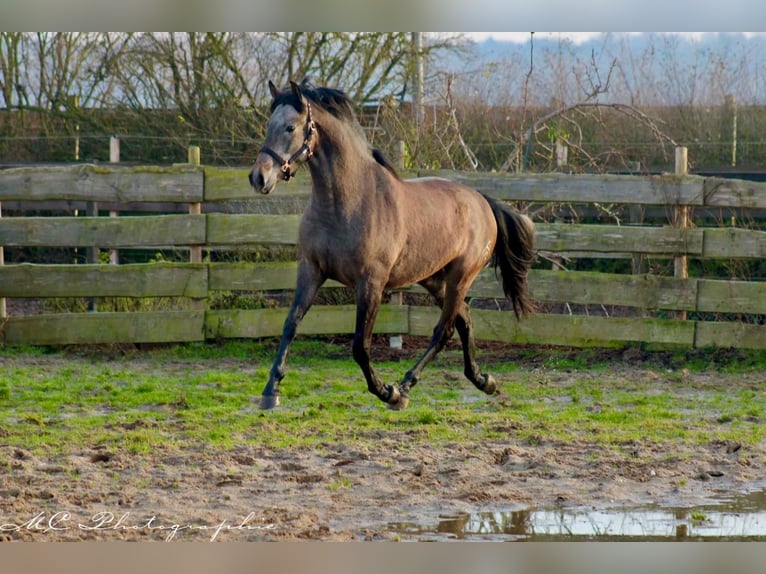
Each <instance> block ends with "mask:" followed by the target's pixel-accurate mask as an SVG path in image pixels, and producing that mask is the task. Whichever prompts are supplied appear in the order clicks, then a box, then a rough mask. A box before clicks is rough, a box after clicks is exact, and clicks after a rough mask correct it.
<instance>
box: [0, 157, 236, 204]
mask: <svg viewBox="0 0 766 574" xmlns="http://www.w3.org/2000/svg"><path fill="white" fill-rule="evenodd" d="M245 181H247V180H245ZM203 186H204V176H203V173H202V170H201V169H200V168H194V167H190V166H168V167H152V166H140V167H124V166H114V165H98V166H96V165H75V166H57V167H20V168H12V169H7V170H0V201H5V200H7V199H8V200H11V199H12V200H23V201H32V200H35V201H43V200H71V201H77V200H88V201H99V202H108V201H113V202H119V203H126V202H130V201H142V202H143V201H146V202H155V201H168V202H179V203H185V202H200V201H202V198H203Z"/></svg>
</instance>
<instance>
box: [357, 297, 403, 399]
mask: <svg viewBox="0 0 766 574" xmlns="http://www.w3.org/2000/svg"><path fill="white" fill-rule="evenodd" d="M382 296H383V289H382V288H381V289H377V288H376V287H373V286H371V285H368V284H366V285H363V286H360V287H358V288H357V298H356V331H355V333H354V343H353V354H354V360H355V361H356V362H357V364H358V365H359V367H360V368H361V369H362V373H363V374H364V378H365V379H366V380H367V389H368V390H369V391H370V392H371V393H372V394H373V395H375V396H376V397H378V398H379V399H380V400H381V401H383V402H384V403H388V404H389V405H396V404H398V403H399V390H398V389H397V388H396V387H395V386H393V385H385V384H383V382H382V381H381V380H380V378H379V377H378V375H377V373H376V372H375V369H373V368H372V365H371V364H370V347H371V346H372V331H373V328H374V327H375V318H376V317H377V316H378V310H379V309H380V302H381V299H382Z"/></svg>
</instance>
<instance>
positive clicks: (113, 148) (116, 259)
mask: <svg viewBox="0 0 766 574" xmlns="http://www.w3.org/2000/svg"><path fill="white" fill-rule="evenodd" d="M109 163H120V138H119V136H112V137H111V138H109ZM117 216H119V212H117V211H114V210H110V211H109V217H117ZM109 261H110V262H111V263H112V265H119V263H120V252H119V251H118V250H117V249H110V250H109Z"/></svg>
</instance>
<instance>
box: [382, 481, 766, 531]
mask: <svg viewBox="0 0 766 574" xmlns="http://www.w3.org/2000/svg"><path fill="white" fill-rule="evenodd" d="M389 529H390V531H391V532H394V533H396V534H398V535H399V536H401V538H402V539H403V540H420V541H444V540H475V541H479V540H485V541H499V542H504V541H515V540H519V541H523V540H526V541H570V542H574V541H578V540H582V541H588V540H594V541H595V540H599V541H607V540H613V541H625V542H627V541H665V542H672V541H702V540H721V541H766V489H764V490H759V491H755V492H751V493H747V494H738V495H735V496H732V497H728V498H726V499H722V500H721V501H720V502H717V503H711V504H706V505H700V506H695V507H687V508H674V507H659V506H651V507H631V508H625V507H620V508H612V509H594V508H587V507H571V508H570V507H562V508H532V509H530V508H515V509H506V510H495V511H483V512H476V513H473V514H457V515H452V516H447V515H444V516H441V517H440V519H439V522H438V523H437V524H432V525H418V524H416V523H391V524H389Z"/></svg>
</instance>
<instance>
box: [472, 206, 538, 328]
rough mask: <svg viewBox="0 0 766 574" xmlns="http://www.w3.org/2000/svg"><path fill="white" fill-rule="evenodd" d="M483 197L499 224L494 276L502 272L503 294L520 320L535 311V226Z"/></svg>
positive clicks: (493, 259) (512, 210) (519, 215)
mask: <svg viewBox="0 0 766 574" xmlns="http://www.w3.org/2000/svg"><path fill="white" fill-rule="evenodd" d="M484 198H485V199H486V200H487V202H489V205H490V207H491V208H492V213H493V214H494V215H495V221H497V242H496V243H495V251H494V252H493V253H492V261H491V263H492V265H493V266H494V267H495V274H497V272H498V269H499V270H500V275H501V276H502V283H503V291H504V292H505V296H506V297H507V298H508V299H510V301H511V303H512V304H513V311H514V313H516V317H517V318H518V317H520V316H521V315H523V314H524V313H531V312H532V311H534V305H533V303H532V300H531V298H530V297H529V290H528V288H527V287H528V286H527V275H528V273H529V268H530V266H531V265H532V263H533V262H534V259H535V226H534V223H532V220H531V219H530V218H529V217H527V216H526V215H524V214H523V213H519V212H518V211H516V210H515V209H513V208H512V207H510V206H508V205H505V204H503V203H501V202H499V201H497V200H496V199H492V198H491V197H487V196H486V195H485V196H484Z"/></svg>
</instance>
